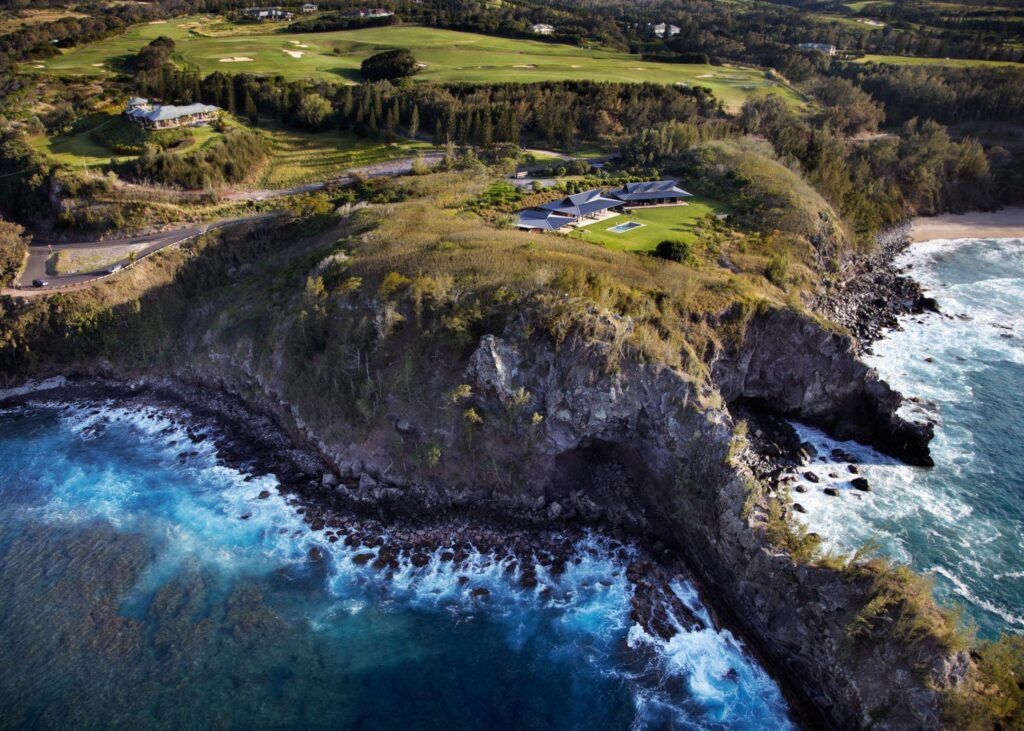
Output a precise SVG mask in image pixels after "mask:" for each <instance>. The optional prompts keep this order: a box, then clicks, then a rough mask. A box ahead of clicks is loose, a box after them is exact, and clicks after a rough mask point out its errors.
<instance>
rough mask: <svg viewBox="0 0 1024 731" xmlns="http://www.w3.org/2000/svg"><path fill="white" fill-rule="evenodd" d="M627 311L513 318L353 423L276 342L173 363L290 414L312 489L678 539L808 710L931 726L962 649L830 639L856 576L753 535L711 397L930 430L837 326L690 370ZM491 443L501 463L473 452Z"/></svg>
mask: <svg viewBox="0 0 1024 731" xmlns="http://www.w3.org/2000/svg"><path fill="white" fill-rule="evenodd" d="M631 328H632V323H631V322H630V321H629V320H628V319H623V318H619V317H617V316H611V315H603V314H599V313H593V317H592V322H591V323H590V324H589V325H588V327H587V331H586V333H584V332H583V331H582V330H581V329H580V328H576V329H574V330H572V331H570V333H569V334H568V336H567V337H566V338H565V339H564V340H563V341H562V342H560V343H558V344H557V345H556V344H555V343H553V342H552V341H551V340H550V339H548V338H544V337H538V336H536V335H534V334H532V328H530V327H528V326H527V324H526V322H525V319H523V320H520V321H518V322H517V323H516V324H513V325H511V326H508V327H506V329H505V330H504V331H503V332H501V333H491V334H487V335H485V336H483V337H482V338H481V339H480V341H479V343H478V344H477V346H476V348H475V350H473V352H472V354H471V356H470V357H469V358H468V360H467V361H466V362H464V363H460V364H455V365H454V366H453V364H445V366H443V365H442V364H440V363H439V364H438V369H437V374H435V375H436V378H435V379H434V380H433V381H431V385H430V388H429V390H430V391H432V392H433V393H426V392H423V393H420V394H419V396H418V397H417V399H416V400H417V401H420V402H423V403H425V404H426V408H423V409H421V410H419V411H417V410H415V409H413V410H410V411H408V412H405V413H402V414H395V413H390V414H389V415H388V418H387V420H386V421H385V422H384V424H383V425H382V426H378V427H377V428H376V429H373V428H371V429H369V430H368V431H367V430H364V431H363V432H362V436H361V437H355V436H353V432H352V431H351V430H345V429H342V430H341V431H339V430H338V425H337V424H333V423H325V422H324V421H322V420H320V419H318V418H317V417H316V416H315V412H316V408H315V406H316V405H315V394H310V395H309V396H310V400H306V401H299V402H295V401H294V400H292V401H288V400H286V399H284V398H283V397H282V396H281V395H280V391H281V388H282V387H281V386H280V384H281V382H282V376H283V374H282V373H280V372H278V371H280V369H281V368H283V367H284V365H283V364H284V363H285V359H284V358H283V357H281V355H280V354H275V356H274V357H272V358H269V359H265V360H264V361H262V362H261V363H260V364H255V363H254V362H253V361H252V359H251V356H250V353H251V350H250V349H249V348H247V347H246V344H245V343H244V342H234V343H230V344H224V343H220V344H219V345H217V346H215V347H214V348H213V349H212V351H207V352H208V354H207V355H203V356H202V357H200V358H198V359H197V360H196V361H195V365H193V366H190V367H189V368H187V369H183V371H182V372H181V373H180V374H179V375H186V376H187V377H191V378H198V379H200V380H202V381H204V382H205V383H207V384H211V383H212V384H216V385H218V386H220V387H223V388H226V389H227V390H230V391H232V392H234V393H237V394H238V395H240V396H242V397H243V398H245V399H247V400H248V401H250V402H251V403H254V404H255V405H257V406H261V407H263V408H267V409H270V410H272V411H275V412H276V413H277V414H278V416H279V417H280V419H281V420H282V421H285V422H288V423H291V424H293V425H294V426H295V428H297V429H298V430H299V431H301V432H303V433H304V434H305V435H306V436H308V437H310V438H311V439H313V440H314V441H315V442H317V443H318V444H319V446H320V449H321V450H322V452H323V453H324V454H325V455H326V456H328V458H329V459H330V460H332V461H333V463H334V464H335V465H336V466H337V468H338V472H339V474H340V476H341V478H342V484H341V486H339V487H337V488H335V487H334V486H333V484H334V482H333V480H330V481H329V483H330V486H329V487H328V488H327V489H331V490H338V491H342V492H344V493H345V496H346V497H347V498H349V499H351V500H353V501H356V502H362V503H365V504H369V505H389V506H391V507H392V508H394V509H402V510H413V511H416V510H419V511H431V512H433V513H435V514H439V515H443V514H444V513H445V512H446V511H449V510H461V511H463V512H466V511H468V512H480V513H485V512H488V511H489V512H491V513H492V514H495V513H496V514H504V515H508V514H513V515H515V516H517V517H519V518H522V519H525V520H532V521H534V522H549V521H555V522H557V521H566V520H578V521H582V522H587V523H602V524H612V525H617V526H620V527H625V528H628V529H630V530H632V531H635V532H637V533H640V534H646V535H650V536H653V537H655V538H657V539H658V540H661V541H663V542H664V543H666V544H668V545H671V546H673V547H675V548H677V549H678V550H679V551H680V552H682V553H683V555H685V556H686V557H687V560H688V563H689V565H690V567H691V568H692V570H693V571H694V572H695V574H696V575H697V576H698V577H699V578H700V579H701V580H702V582H703V583H704V590H705V593H706V594H707V595H708V597H709V598H710V599H711V601H712V603H713V604H714V605H715V606H716V607H717V608H718V609H719V611H720V612H722V613H723V614H724V615H727V616H730V617H731V618H732V620H733V622H734V623H735V624H737V625H738V626H740V627H741V628H742V629H743V630H744V631H745V633H746V634H747V636H748V637H749V638H751V640H752V641H753V642H754V643H755V644H756V645H757V646H758V647H759V649H760V651H761V653H762V654H763V655H764V656H766V657H768V658H770V660H771V662H772V665H773V667H774V668H775V669H776V670H777V672H778V673H780V674H781V675H782V676H783V679H784V680H785V681H787V684H788V686H789V687H790V688H793V689H795V691H796V692H798V693H799V694H801V695H802V696H803V698H804V699H805V700H806V701H807V705H808V706H809V707H811V708H813V709H815V710H816V712H817V713H819V714H820V719H819V720H820V721H821V722H823V723H827V724H830V725H834V726H837V727H841V728H863V727H882V728H890V727H892V728H895V727H913V728H935V727H938V726H939V725H940V717H939V692H938V691H936V690H935V689H934V688H936V687H942V686H943V685H944V684H946V683H948V682H950V678H949V675H950V673H949V671H948V668H950V667H955V666H963V658H962V657H958V656H951V655H948V654H947V653H944V652H943V651H941V650H940V649H939V648H937V647H935V646H934V645H930V644H928V643H918V644H916V645H915V646H914V647H913V648H912V649H908V647H907V646H905V645H904V644H902V643H900V642H899V641H897V640H896V639H895V638H882V639H880V640H879V639H875V640H873V641H872V642H871V643H860V644H856V643H852V642H851V641H849V640H848V639H847V637H846V628H847V626H848V625H849V624H850V622H851V621H852V620H853V618H854V617H855V616H856V614H857V612H858V611H859V610H860V609H861V608H862V607H863V605H864V603H865V601H866V595H867V592H868V588H869V587H868V586H867V585H866V583H865V581H866V580H865V579H854V578H851V577H849V576H845V575H844V574H842V573H841V572H839V571H836V570H832V569H829V568H825V567H819V566H815V565H812V564H798V563H795V562H794V561H793V559H792V558H791V557H790V556H789V554H787V553H785V552H783V551H781V550H779V549H778V548H776V547H774V546H772V545H771V544H770V542H769V541H768V539H767V537H766V533H765V530H764V526H765V521H766V513H765V501H764V499H765V495H764V494H763V493H762V491H761V489H760V488H759V487H758V486H757V485H756V483H754V482H753V478H752V476H751V473H750V472H749V470H748V469H747V468H746V467H745V466H744V465H743V459H742V453H741V454H740V455H736V454H735V453H734V452H735V449H734V427H735V424H734V421H733V418H732V416H731V415H730V412H729V409H728V404H729V403H730V402H732V401H734V400H745V401H749V402H757V403H759V404H761V405H766V406H768V407H770V408H771V409H772V410H773V411H775V412H777V413H779V414H784V415H787V416H795V417H799V418H801V419H804V420H806V421H810V422H812V423H816V424H819V425H821V426H823V427H825V428H826V429H829V430H831V431H833V432H834V433H835V434H837V435H838V436H842V437H851V436H852V437H855V438H858V439H861V440H862V441H868V442H872V443H874V444H876V445H878V446H880V447H882V448H885V449H887V451H890V452H893V453H896V454H900V455H901V456H904V457H906V458H908V459H911V460H913V461H915V462H917V463H925V462H926V461H927V441H928V438H929V437H930V429H928V428H918V427H914V426H912V425H910V424H907V423H906V422H904V421H902V420H901V419H900V418H899V417H897V416H896V415H895V410H896V408H897V407H898V405H899V401H900V399H899V395H898V394H896V393H894V392H893V391H892V390H891V389H890V388H889V387H888V386H887V385H886V384H885V383H883V382H881V381H879V380H878V378H877V376H876V375H875V374H874V373H873V372H872V371H870V370H869V369H868V368H866V367H865V366H864V365H863V364H862V363H860V362H859V361H858V360H857V359H856V357H855V356H854V354H853V351H852V344H851V342H850V341H849V340H848V339H847V338H844V337H842V336H838V335H836V334H834V333H831V332H828V331H826V330H824V329H822V328H821V327H819V326H818V325H817V324H815V323H814V322H813V321H811V320H809V319H807V318H805V317H803V316H801V315H798V314H796V313H792V312H785V311H770V312H766V313H762V314H757V315H755V316H753V317H752V318H751V320H750V321H749V322H748V324H747V327H746V333H745V336H744V337H743V339H742V342H740V343H739V344H737V345H735V346H732V347H730V348H729V349H726V350H724V351H722V352H720V353H719V354H718V355H717V356H716V357H715V359H714V362H713V369H712V373H713V378H712V379H711V381H710V382H706V381H702V382H700V383H698V381H696V380H695V379H693V378H691V377H690V376H688V375H686V374H684V373H682V372H679V371H677V370H674V369H672V368H668V367H665V366H662V365H656V364H648V363H643V362H640V361H639V360H638V359H637V358H635V357H632V356H630V354H629V353H628V351H626V350H624V349H623V345H622V344H623V343H624V342H628V336H629V333H630V331H631ZM210 342H211V341H207V343H206V344H207V345H209V344H210ZM459 384H465V385H468V386H469V387H470V392H471V395H470V396H467V397H466V398H465V400H464V401H462V402H460V403H458V404H457V405H456V411H457V413H459V414H461V412H462V409H464V408H466V409H468V408H472V409H473V411H474V413H475V414H476V415H477V416H478V417H479V419H480V422H482V426H479V427H472V426H470V427H465V425H463V426H460V427H459V428H458V429H456V428H455V427H454V426H452V427H443V428H440V427H439V426H438V423H437V421H436V418H435V415H436V412H437V411H438V410H439V409H440V408H442V407H438V406H437V404H439V403H441V402H443V401H445V398H442V397H441V396H440V395H439V394H440V393H441V392H444V393H447V392H449V391H451V389H453V388H455V387H456V386H458V385H459ZM723 397H724V400H723ZM443 408H446V407H443ZM384 432H388V433H390V435H391V436H390V437H386V438H385V437H383V436H382V434H383V433H384ZM428 438H429V442H428V441H425V440H427V439H428ZM470 438H472V440H473V441H472V442H470V441H469V439H470ZM403 440H405V441H410V440H411V441H413V442H417V443H430V444H434V443H439V444H440V449H441V451H442V453H443V454H444V455H446V456H445V459H444V460H443V461H444V462H447V463H448V464H449V470H448V471H447V472H444V471H443V470H442V471H439V469H440V468H438V467H433V466H430V465H429V464H428V463H426V462H424V461H422V460H412V461H410V460H405V459H402V458H401V456H400V455H397V454H396V452H395V450H396V449H397V447H393V446H388V445H393V444H396V443H401V442H402V441H403ZM382 445H383V446H382ZM470 453H472V454H473V455H474V456H473V458H472V459H470V458H469V456H468V455H469V454H470ZM502 458H507V464H515V465H517V470H518V471H517V472H516V474H514V475H511V474H504V473H502V471H501V470H500V469H497V468H496V469H494V470H493V471H491V472H488V471H486V470H484V469H481V467H480V465H481V463H484V464H486V463H487V462H488V460H490V462H491V463H493V464H498V463H499V462H498V460H500V459H502ZM922 668H923V669H924V671H923V674H922ZM924 676H928V677H927V680H926V679H924Z"/></svg>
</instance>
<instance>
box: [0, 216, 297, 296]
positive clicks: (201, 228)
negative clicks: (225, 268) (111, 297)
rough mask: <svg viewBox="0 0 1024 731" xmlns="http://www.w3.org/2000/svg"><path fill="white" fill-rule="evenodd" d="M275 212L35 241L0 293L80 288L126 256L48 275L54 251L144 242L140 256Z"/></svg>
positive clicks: (32, 294)
mask: <svg viewBox="0 0 1024 731" xmlns="http://www.w3.org/2000/svg"><path fill="white" fill-rule="evenodd" d="M278 215H280V214H279V213H261V214H258V215H253V216H239V217H238V218H222V219H220V220H217V221H209V222H207V223H195V224H191V225H189V226H183V227H181V228H175V229H171V230H169V231H161V232H160V233H154V234H148V235H145V236H133V237H131V238H125V239H108V240H104V241H79V242H75V243H53V242H47V241H39V240H36V241H34V242H33V243H32V245H31V246H29V249H28V262H27V263H26V264H25V268H24V270H23V271H22V273H21V276H19V277H18V279H17V281H16V282H15V286H14V287H11V288H5V289H0V295H12V296H18V297H32V296H36V295H41V294H49V293H52V292H54V291H55V290H60V291H65V290H74V289H81V288H82V287H85V286H88V285H90V284H91V283H92V282H94V281H96V280H97V279H102V278H103V277H105V276H107V275H106V273H105V270H106V269H107V268H109V267H113V266H115V265H116V264H120V265H121V266H126V265H127V264H128V259H127V258H124V259H122V260H121V261H119V262H116V263H115V262H110V263H108V264H107V265H105V266H104V267H103V269H101V270H98V271H93V272H86V273H82V274H64V275H49V274H47V273H46V261H47V259H49V258H50V256H51V255H53V254H55V253H56V252H58V251H66V250H74V249H89V250H101V249H104V248H113V247H118V246H132V245H135V246H137V245H140V244H142V245H144V248H142V249H137V250H136V254H135V255H136V260H139V259H143V258H145V257H147V256H149V255H150V254H153V253H155V252H157V251H160V249H164V248H166V247H168V246H174V245H175V244H180V243H183V242H185V241H188V240H189V239H194V238H196V237H197V236H202V235H203V234H205V233H207V232H208V231H213V230H215V229H219V228H225V227H227V226H235V225H238V224H241V223H255V222H257V221H263V220H267V219H270V218H273V217H274V216H278ZM35 279H41V280H45V281H47V282H48V285H47V286H46V287H33V286H32V281H33V280H35Z"/></svg>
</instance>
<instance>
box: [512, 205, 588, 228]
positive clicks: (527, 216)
mask: <svg viewBox="0 0 1024 731" xmlns="http://www.w3.org/2000/svg"><path fill="white" fill-rule="evenodd" d="M574 220H576V219H574V218H573V217H572V216H563V215H561V214H559V213H555V212H554V211H547V210H541V209H537V208H527V209H526V210H525V211H520V212H519V216H518V218H517V219H516V226H518V227H519V228H527V229H540V230H542V231H556V230H558V229H560V228H562V227H563V226H567V225H569V224H570V223H572V222H573V221H574Z"/></svg>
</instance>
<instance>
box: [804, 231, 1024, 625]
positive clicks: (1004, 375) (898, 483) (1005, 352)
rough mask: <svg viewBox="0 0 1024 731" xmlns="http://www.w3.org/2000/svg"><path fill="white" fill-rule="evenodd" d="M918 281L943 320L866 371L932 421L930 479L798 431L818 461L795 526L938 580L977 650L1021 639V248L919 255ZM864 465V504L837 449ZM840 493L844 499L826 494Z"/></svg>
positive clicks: (928, 319)
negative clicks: (979, 644)
mask: <svg viewBox="0 0 1024 731" xmlns="http://www.w3.org/2000/svg"><path fill="white" fill-rule="evenodd" d="M899 263H900V264H901V265H905V266H907V267H909V268H910V274H911V276H913V277H914V278H915V279H916V280H918V281H919V282H920V283H921V284H922V286H923V287H924V289H925V290H926V292H927V294H929V295H930V296H932V297H934V298H935V299H936V300H937V301H938V304H939V308H940V310H941V314H934V313H930V314H924V315H908V316H905V317H903V318H901V329H899V330H896V331H893V332H891V333H889V334H887V335H886V336H885V337H884V338H883V339H881V340H880V341H878V342H876V343H875V344H874V347H873V351H874V352H873V353H872V354H871V355H870V356H869V357H868V358H867V360H868V362H869V363H870V364H871V365H872V366H873V367H874V368H876V369H877V370H878V372H879V374H880V375H881V376H882V377H883V378H884V379H885V380H887V381H888V382H889V383H890V384H892V386H893V387H894V388H896V389H897V390H898V391H900V392H901V393H903V394H904V396H905V397H907V398H908V402H907V403H905V404H904V406H903V411H902V413H903V414H904V415H905V416H908V417H910V418H914V419H923V418H931V419H933V420H934V421H936V428H935V440H934V441H933V442H932V445H931V450H932V456H933V458H934V460H935V466H934V467H932V468H928V469H923V468H916V467H908V466H906V465H901V464H898V463H897V462H896V461H894V460H892V459H890V458H888V457H885V456H883V455H880V454H878V453H877V452H875V451H874V450H871V449H868V448H865V447H861V446H859V445H856V444H853V443H840V442H835V441H833V440H831V439H829V438H827V437H826V436H825V435H824V434H822V433H821V432H819V431H816V430H814V429H810V428H807V427H803V426H800V425H796V426H797V429H798V431H799V432H800V434H801V436H802V438H803V439H805V440H807V441H810V442H811V443H812V444H814V445H815V446H816V448H817V451H818V455H819V456H818V457H817V459H816V460H815V461H814V462H813V463H812V464H811V465H810V466H809V467H807V468H801V470H800V473H803V472H805V471H808V470H809V471H811V472H814V473H815V474H816V475H817V476H818V477H819V482H818V483H816V484H815V483H812V482H810V481H808V480H806V479H804V478H802V477H801V479H800V480H799V481H798V484H802V485H803V486H804V488H806V490H807V491H806V492H804V493H798V492H794V493H793V496H794V499H795V500H796V502H798V503H800V504H801V505H802V506H803V507H804V508H805V509H806V510H807V513H806V514H804V515H800V517H801V518H802V519H804V520H805V521H806V522H807V524H808V525H809V527H810V528H811V529H812V530H814V531H815V532H817V533H819V534H820V535H821V536H822V537H823V538H824V539H825V541H826V545H827V546H828V547H830V548H833V549H835V550H838V551H852V550H855V549H857V548H858V547H860V546H863V545H865V544H868V543H874V544H877V546H878V549H879V550H880V551H881V552H882V553H883V554H885V555H888V556H890V557H892V558H894V559H895V560H897V561H900V562H903V563H907V564H909V565H911V566H913V567H914V568H915V569H917V570H919V571H922V572H926V573H929V574H931V575H932V576H933V577H934V578H935V582H936V594H937V595H938V597H939V598H940V599H941V600H943V601H944V602H947V603H956V604H959V605H961V606H962V607H963V608H964V609H965V610H966V614H967V617H968V618H969V619H970V620H971V621H973V622H974V623H975V624H976V625H977V629H978V632H979V634H980V636H982V637H987V638H993V637H995V636H997V635H998V634H999V633H1000V632H1017V633H1020V632H1024V240H1022V239H967V240H958V241H931V242H927V243H923V244H915V245H913V246H912V247H911V248H910V249H909V250H908V251H907V252H906V253H905V254H904V255H903V257H902V260H901V261H900V262H899ZM836 448H839V449H842V450H846V451H849V452H851V453H853V454H854V455H856V457H857V459H858V462H859V464H858V465H856V468H857V469H859V470H860V472H861V473H863V476H864V477H866V478H867V479H868V481H869V483H870V486H871V491H870V492H860V491H858V490H855V489H853V487H852V485H851V484H850V482H849V480H850V479H851V478H852V477H854V476H855V475H852V474H851V473H850V472H849V467H848V466H847V464H846V463H844V462H843V461H842V460H836V459H834V458H833V457H832V456H831V453H832V450H833V449H836ZM828 485H833V486H835V487H837V488H838V489H839V491H840V497H838V498H836V497H830V496H827V495H825V494H824V492H823V489H824V487H826V486H828Z"/></svg>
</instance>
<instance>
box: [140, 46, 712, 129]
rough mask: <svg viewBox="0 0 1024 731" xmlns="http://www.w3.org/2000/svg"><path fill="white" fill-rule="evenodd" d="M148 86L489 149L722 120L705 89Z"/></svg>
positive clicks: (244, 108) (176, 79)
mask: <svg viewBox="0 0 1024 731" xmlns="http://www.w3.org/2000/svg"><path fill="white" fill-rule="evenodd" d="M143 81H144V84H143V86H142V91H144V92H145V93H147V94H150V95H152V96H155V97H157V98H160V99H165V100H169V101H182V102H190V101H203V102H205V103H207V104H216V105H217V106H220V107H222V108H224V109H226V110H228V111H229V112H231V113H233V114H239V115H243V116H246V117H249V118H250V119H251V120H252V121H253V122H256V121H258V119H259V117H260V115H264V116H272V117H275V118H278V119H281V120H283V121H285V122H287V123H290V124H293V125H296V126H299V127H303V128H305V129H309V130H313V131H317V130H324V129H328V128H341V129H348V130H353V131H356V132H359V133H361V134H366V135H370V136H382V137H385V138H388V137H390V138H393V137H395V136H398V135H400V134H404V135H409V136H413V137H417V136H418V137H424V138H431V139H433V141H434V142H435V143H437V144H445V143H446V142H449V141H451V142H455V143H458V144H475V145H480V146H484V147H486V146H488V145H490V144H492V143H506V142H507V143H519V142H520V141H521V140H524V139H530V140H532V141H535V142H537V143H539V144H549V145H554V146H571V145H574V144H576V143H578V142H580V141H596V142H603V143H611V144H615V143H617V142H618V140H619V139H621V137H622V136H623V135H624V134H626V133H628V132H631V131H637V130H640V129H642V128H644V127H646V126H651V125H654V124H656V123H657V122H659V121H661V120H664V119H684V120H685V119H691V118H695V117H705V118H721V117H723V116H724V115H723V113H722V111H721V107H720V105H719V103H718V102H717V101H716V100H715V99H714V96H713V95H712V94H711V92H710V91H709V90H708V89H704V88H701V87H695V88H687V87H678V86H666V85H662V84H616V83H599V82H544V83H537V84H513V83H509V84H491V85H483V84H454V85H447V86H440V85H436V84H398V85H395V84H391V83H389V82H379V83H372V84H362V85H359V86H352V85H343V84H332V83H329V82H310V81H305V80H303V81H287V80H285V79H283V78H280V77H273V78H267V77H259V76H253V75H251V74H237V75H232V74H225V73H222V72H214V73H213V74H210V75H209V76H207V77H205V78H202V79H200V78H199V77H198V75H196V74H195V73H194V72H191V71H187V70H180V69H177V68H175V67H174V66H172V65H165V66H164V67H163V68H162V69H161V71H160V73H159V74H157V75H155V76H153V77H147V78H146V79H144V80H143Z"/></svg>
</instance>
